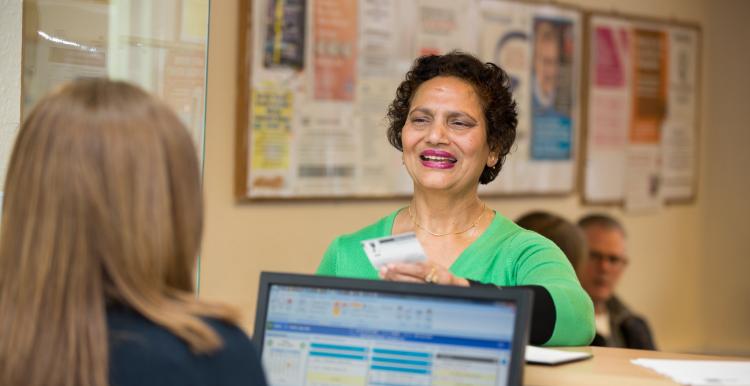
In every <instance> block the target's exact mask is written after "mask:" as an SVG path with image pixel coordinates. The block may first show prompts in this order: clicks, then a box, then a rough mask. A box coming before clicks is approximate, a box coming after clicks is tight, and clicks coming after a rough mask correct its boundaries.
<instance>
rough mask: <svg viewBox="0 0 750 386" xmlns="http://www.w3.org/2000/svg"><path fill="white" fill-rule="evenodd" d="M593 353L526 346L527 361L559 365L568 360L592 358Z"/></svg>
mask: <svg viewBox="0 0 750 386" xmlns="http://www.w3.org/2000/svg"><path fill="white" fill-rule="evenodd" d="M591 356H592V355H591V354H590V353H587V352H578V351H562V350H553V349H550V348H541V347H535V346H526V362H528V363H535V364H542V365H557V364H562V363H568V362H575V361H578V360H581V359H586V358H590V357H591Z"/></svg>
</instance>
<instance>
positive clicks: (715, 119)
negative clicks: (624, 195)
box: [696, 0, 750, 356]
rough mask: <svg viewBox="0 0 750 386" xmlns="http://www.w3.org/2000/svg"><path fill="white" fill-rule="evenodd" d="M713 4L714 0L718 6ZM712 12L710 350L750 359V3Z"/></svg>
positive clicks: (707, 190)
mask: <svg viewBox="0 0 750 386" xmlns="http://www.w3.org/2000/svg"><path fill="white" fill-rule="evenodd" d="M712 4H713V3H712ZM719 4H720V5H721V6H713V7H711V8H710V9H709V10H708V11H707V12H706V15H707V28H706V29H707V31H706V38H705V78H706V79H705V80H706V81H705V82H704V85H705V97H704V101H705V102H704V103H705V105H706V108H705V110H704V111H705V112H706V120H705V124H704V126H703V131H704V135H703V138H704V140H705V142H706V144H705V147H704V148H705V153H704V154H705V155H704V157H705V162H704V163H703V171H702V172H703V174H702V175H703V184H702V187H701V188H702V190H701V194H702V198H703V199H702V201H701V203H702V211H703V212H702V213H703V216H702V224H701V235H702V236H703V240H704V242H703V246H704V248H703V259H702V265H701V268H702V272H701V274H702V275H701V276H700V277H699V278H697V279H696V282H698V280H700V281H701V282H704V283H706V285H705V291H704V292H703V299H704V302H703V304H704V305H705V308H704V309H703V310H702V312H704V313H705V314H706V315H708V316H709V317H707V318H706V324H705V328H706V335H705V347H706V348H707V349H708V350H711V351H733V352H737V353H744V354H745V355H747V356H750V278H749V277H748V276H750V249H749V248H748V241H750V224H748V220H750V203H748V199H750V172H748V170H747V168H748V166H750V151H749V149H748V146H750V95H748V93H750V65H748V63H750V25H748V20H747V18H748V16H750V1H745V0H723V1H720V2H719Z"/></svg>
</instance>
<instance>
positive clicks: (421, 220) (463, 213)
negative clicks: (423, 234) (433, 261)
mask: <svg viewBox="0 0 750 386" xmlns="http://www.w3.org/2000/svg"><path fill="white" fill-rule="evenodd" d="M409 205H410V207H409V210H410V214H411V216H412V219H413V220H414V221H416V222H417V223H418V224H419V225H420V226H421V227H422V228H423V229H426V230H429V231H430V232H434V233H439V234H443V233H450V232H459V231H461V230H463V229H465V228H466V227H470V226H471V225H472V224H473V223H475V222H476V221H477V218H478V217H479V216H481V215H482V212H483V211H484V210H485V209H486V208H485V206H484V204H483V203H482V201H481V200H480V199H479V196H478V194H477V190H476V189H474V191H472V192H465V193H462V194H460V195H455V194H448V193H444V192H424V191H419V190H415V192H414V197H413V198H412V201H411V203H410V204H409Z"/></svg>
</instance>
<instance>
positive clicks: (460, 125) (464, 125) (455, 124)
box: [450, 121, 471, 127]
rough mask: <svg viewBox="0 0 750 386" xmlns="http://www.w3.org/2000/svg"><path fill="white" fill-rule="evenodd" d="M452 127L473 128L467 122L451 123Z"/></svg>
mask: <svg viewBox="0 0 750 386" xmlns="http://www.w3.org/2000/svg"><path fill="white" fill-rule="evenodd" d="M450 124H451V126H458V127H471V123H469V122H465V121H452V122H450Z"/></svg>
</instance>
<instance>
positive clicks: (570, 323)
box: [317, 209, 595, 346]
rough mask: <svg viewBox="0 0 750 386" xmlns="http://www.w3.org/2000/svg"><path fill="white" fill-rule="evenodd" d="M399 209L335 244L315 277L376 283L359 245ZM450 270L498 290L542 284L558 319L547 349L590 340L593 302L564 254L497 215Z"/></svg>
mask: <svg viewBox="0 0 750 386" xmlns="http://www.w3.org/2000/svg"><path fill="white" fill-rule="evenodd" d="M399 211H400V209H399V210H397V211H395V212H393V213H391V214H390V215H388V216H386V217H384V218H382V219H380V220H379V221H377V222H376V223H374V224H372V225H369V226H367V227H365V228H363V229H361V230H359V231H357V232H354V233H351V234H347V235H343V236H339V237H337V238H336V239H335V240H333V242H332V243H331V245H330V246H329V247H328V250H327V251H326V253H325V255H324V256H323V260H322V261H321V263H320V266H319V267H318V270H317V273H318V274H319V275H328V276H343V277H352V278H363V279H378V272H377V270H376V269H375V267H373V266H372V264H370V261H369V260H368V259H367V255H365V252H364V250H363V249H362V246H361V244H360V241H362V240H367V239H371V238H375V237H383V236H387V235H390V234H391V229H392V228H393V220H394V219H395V217H396V215H397V214H398V212H399ZM449 270H450V272H451V273H453V274H454V275H456V276H459V277H463V278H466V279H470V280H474V281H478V282H482V283H492V284H495V285H498V286H517V285H540V286H543V287H544V288H546V289H547V291H549V293H550V295H552V300H553V302H554V303H555V311H556V317H557V319H556V321H555V329H554V332H553V333H552V337H551V338H550V339H549V341H547V343H546V344H545V345H546V346H581V345H588V344H589V343H590V342H591V339H593V337H594V333H595V327H594V307H593V304H592V303H591V299H590V298H589V296H588V295H587V294H586V292H585V291H584V290H583V288H581V285H580V283H579V282H578V279H577V278H576V275H575V272H574V271H573V267H572V266H571V265H570V263H569V262H568V259H567V258H565V255H564V254H563V252H562V251H561V250H560V249H559V248H558V247H557V246H556V245H555V244H554V243H552V242H551V241H549V240H548V239H546V238H544V237H542V236H540V235H539V234H537V233H534V232H531V231H527V230H525V229H523V228H521V227H519V226H518V225H516V224H515V223H513V222H512V221H510V220H508V219H507V218H505V217H503V216H501V215H500V214H498V213H495V218H494V219H493V220H492V223H491V224H490V225H489V227H487V230H485V231H484V233H483V234H482V235H480V236H479V238H478V239H477V240H476V241H474V242H473V243H472V244H471V245H469V246H468V247H467V248H466V249H465V250H464V251H463V252H462V253H461V255H459V256H458V258H457V259H456V261H455V262H454V263H453V265H451V266H450V267H449Z"/></svg>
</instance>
